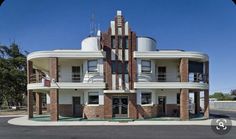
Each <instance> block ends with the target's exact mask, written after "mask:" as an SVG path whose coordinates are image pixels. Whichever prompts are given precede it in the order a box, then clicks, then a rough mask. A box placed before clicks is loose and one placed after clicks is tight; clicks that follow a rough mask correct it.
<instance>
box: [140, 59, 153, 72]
mask: <svg viewBox="0 0 236 139" xmlns="http://www.w3.org/2000/svg"><path fill="white" fill-rule="evenodd" d="M141 70H142V72H143V73H150V72H151V61H150V60H142V62H141Z"/></svg>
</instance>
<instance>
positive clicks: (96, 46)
mask: <svg viewBox="0 0 236 139" xmlns="http://www.w3.org/2000/svg"><path fill="white" fill-rule="evenodd" d="M81 46H82V47H81V50H82V51H99V50H100V49H101V48H100V38H99V37H88V38H85V39H84V40H83V41H82V43H81Z"/></svg>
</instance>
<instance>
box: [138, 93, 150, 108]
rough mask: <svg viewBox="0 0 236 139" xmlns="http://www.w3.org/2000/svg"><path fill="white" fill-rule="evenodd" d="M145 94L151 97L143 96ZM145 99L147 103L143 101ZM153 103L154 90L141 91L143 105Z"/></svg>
mask: <svg viewBox="0 0 236 139" xmlns="http://www.w3.org/2000/svg"><path fill="white" fill-rule="evenodd" d="M144 95H150V98H146V97H147V96H146V97H145V98H143V96H144ZM143 99H145V101H146V102H147V103H145V102H144V101H143ZM151 104H152V92H142V93H141V105H151Z"/></svg>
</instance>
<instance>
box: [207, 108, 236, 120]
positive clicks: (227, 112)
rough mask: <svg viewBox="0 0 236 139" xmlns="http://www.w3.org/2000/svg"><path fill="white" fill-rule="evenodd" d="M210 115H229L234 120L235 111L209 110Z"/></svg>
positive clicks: (217, 116)
mask: <svg viewBox="0 0 236 139" xmlns="http://www.w3.org/2000/svg"><path fill="white" fill-rule="evenodd" d="M210 117H211V118H219V117H220V118H221V117H226V118H228V117H229V118H230V119H232V120H236V111H226V110H210Z"/></svg>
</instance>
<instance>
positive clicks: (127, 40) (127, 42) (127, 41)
mask: <svg viewBox="0 0 236 139" xmlns="http://www.w3.org/2000/svg"><path fill="white" fill-rule="evenodd" d="M125 48H126V49H128V48H129V39H128V37H125Z"/></svg>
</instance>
